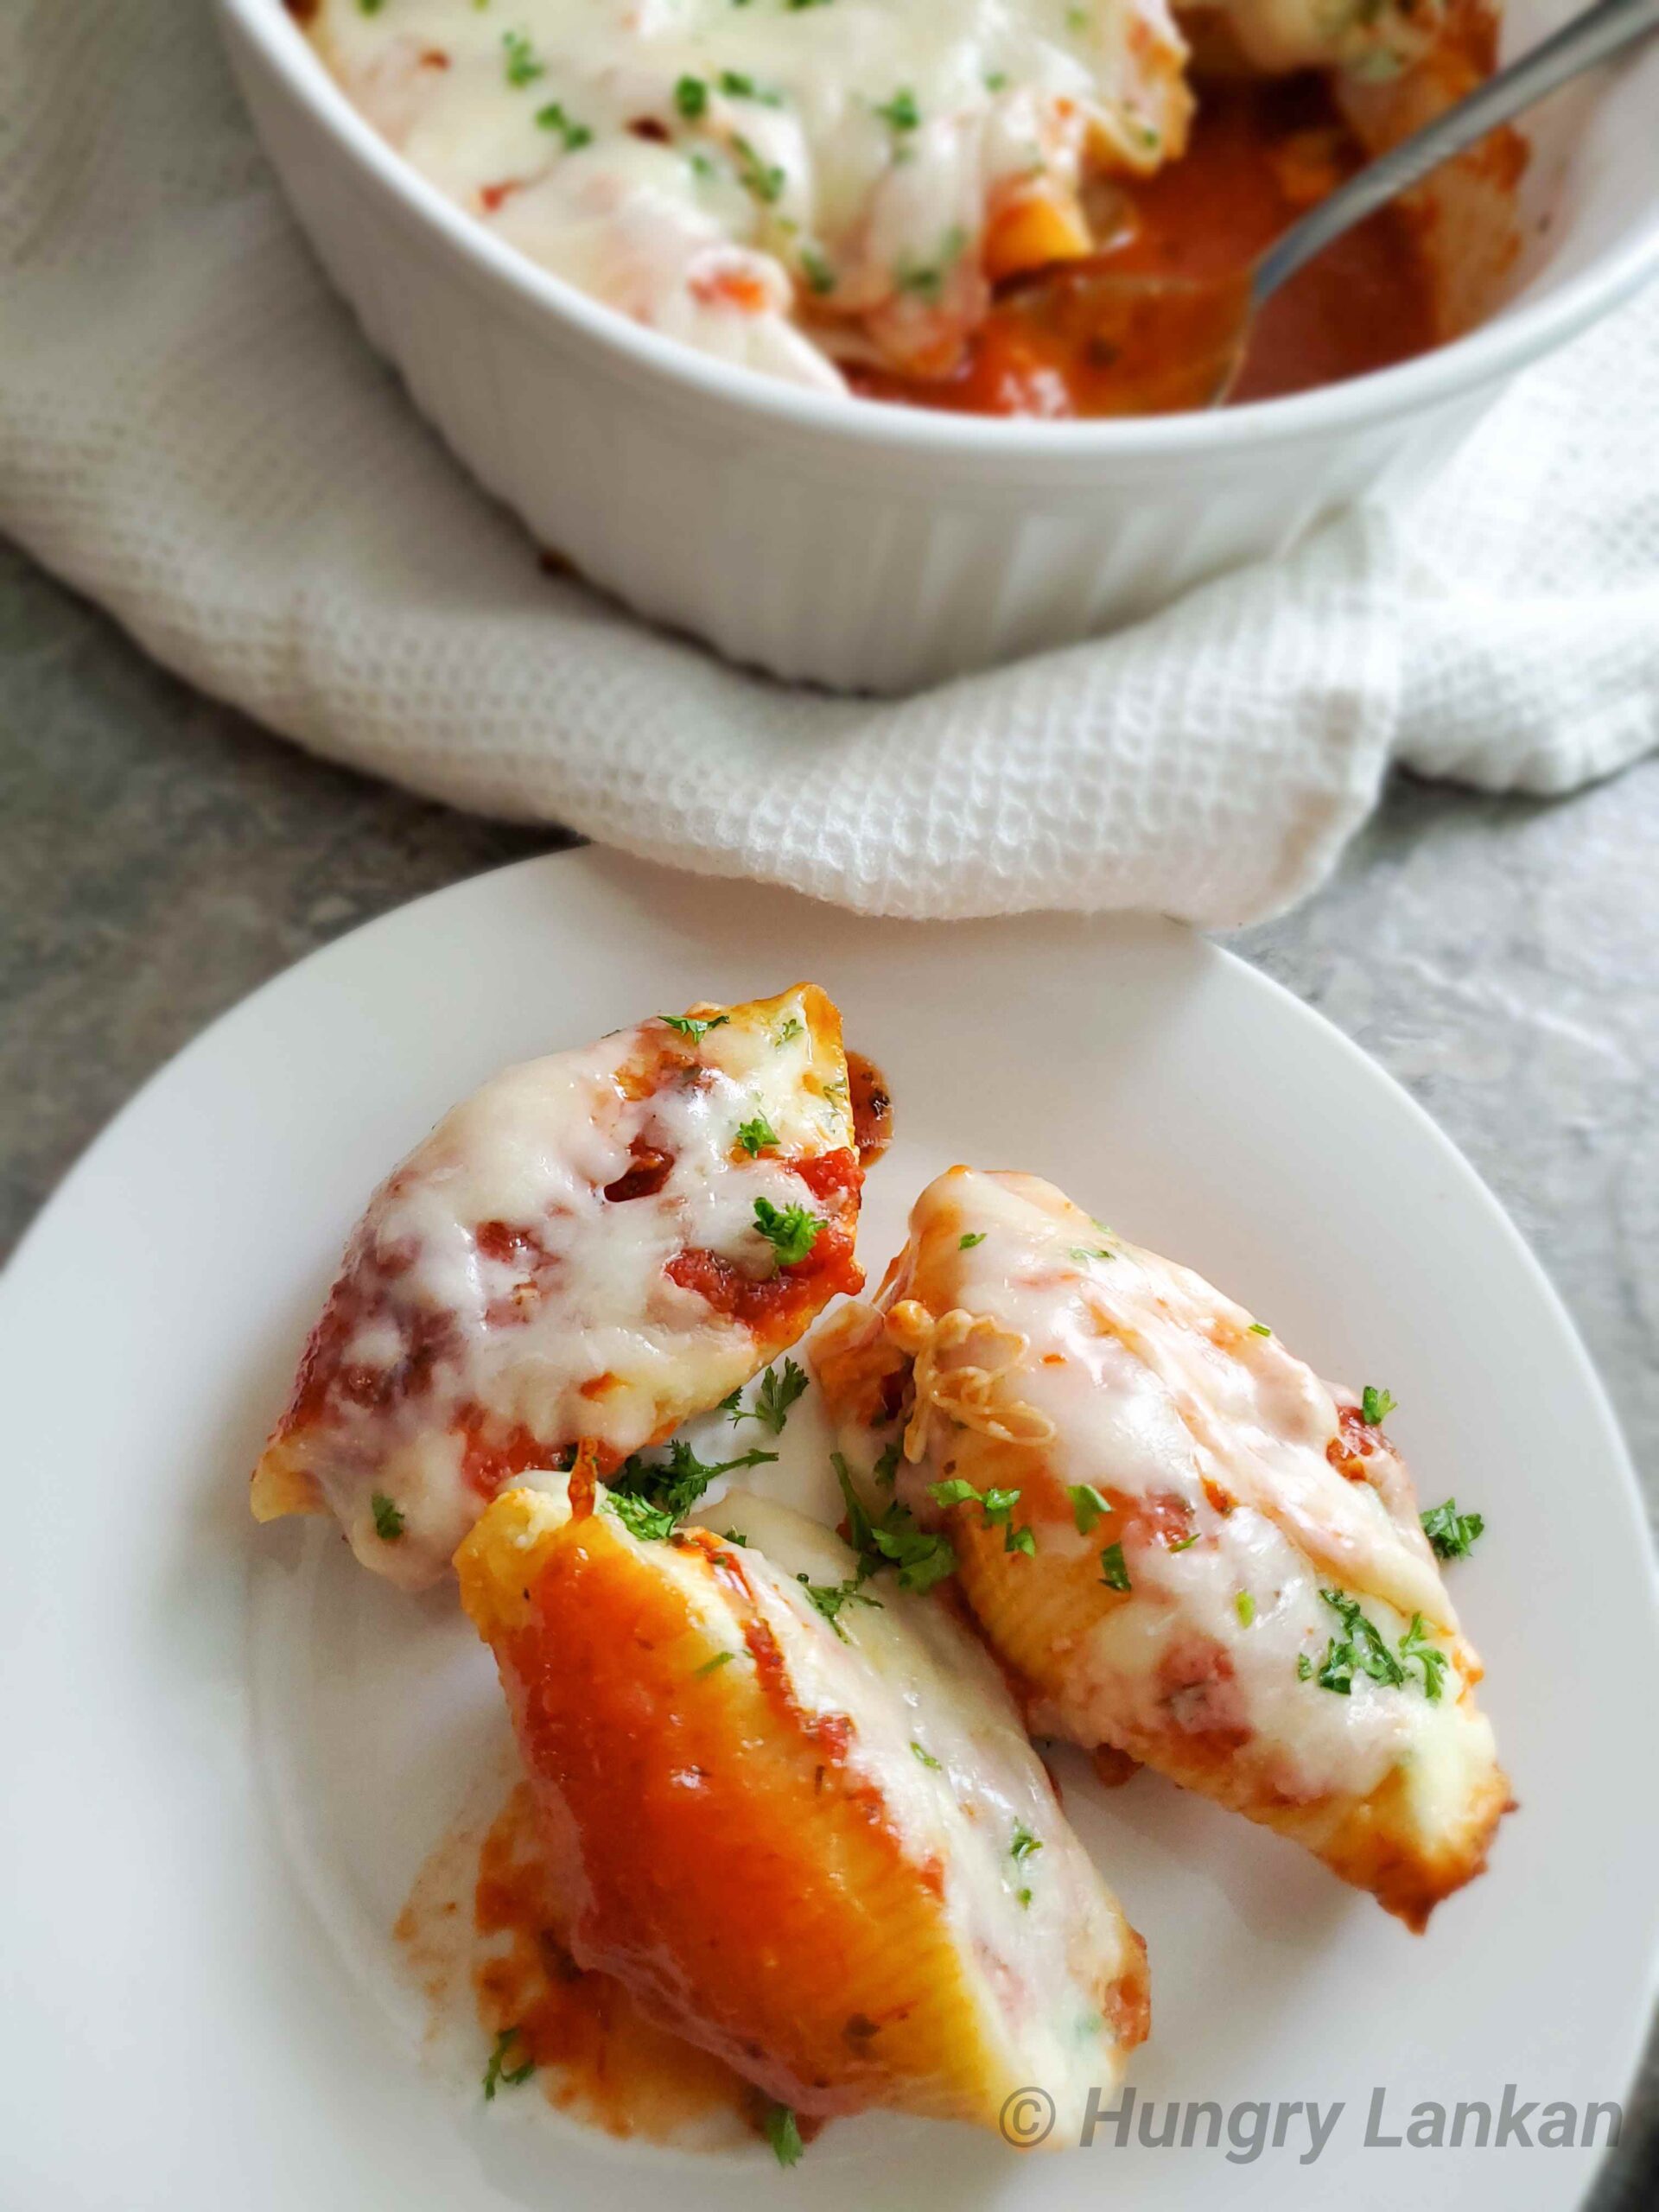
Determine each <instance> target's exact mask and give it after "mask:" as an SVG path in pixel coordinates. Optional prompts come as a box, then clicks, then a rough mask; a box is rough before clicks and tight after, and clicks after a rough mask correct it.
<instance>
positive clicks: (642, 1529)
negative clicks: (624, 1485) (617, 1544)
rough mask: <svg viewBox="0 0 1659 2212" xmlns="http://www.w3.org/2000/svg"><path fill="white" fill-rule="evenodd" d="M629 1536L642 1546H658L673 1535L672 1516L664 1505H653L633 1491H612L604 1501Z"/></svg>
mask: <svg viewBox="0 0 1659 2212" xmlns="http://www.w3.org/2000/svg"><path fill="white" fill-rule="evenodd" d="M606 1502H607V1504H608V1505H609V1507H610V1509H611V1510H612V1512H613V1513H614V1514H615V1516H616V1517H617V1519H618V1520H619V1521H620V1522H621V1523H622V1526H623V1527H624V1528H625V1529H626V1530H627V1532H628V1534H629V1535H631V1536H634V1537H637V1538H638V1539H639V1542H641V1543H642V1544H659V1543H661V1542H662V1541H663V1540H664V1537H667V1536H671V1535H673V1533H674V1516H673V1514H671V1512H670V1511H669V1510H668V1508H667V1507H666V1506H665V1505H653V1504H652V1502H651V1500H650V1499H649V1498H648V1497H640V1496H639V1493H638V1492H637V1491H627V1490H625V1491H614V1490H613V1491H612V1492H611V1494H610V1497H608V1499H607V1501H606Z"/></svg>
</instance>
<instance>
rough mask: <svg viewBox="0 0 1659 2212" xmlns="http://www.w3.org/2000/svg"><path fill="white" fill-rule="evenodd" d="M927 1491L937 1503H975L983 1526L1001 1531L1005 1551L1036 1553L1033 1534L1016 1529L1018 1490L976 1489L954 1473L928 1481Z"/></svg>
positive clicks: (1029, 1555) (1033, 1556)
mask: <svg viewBox="0 0 1659 2212" xmlns="http://www.w3.org/2000/svg"><path fill="white" fill-rule="evenodd" d="M927 1494H928V1496H929V1497H931V1499H932V1500H933V1502H934V1503H935V1504H936V1505H968V1504H970V1503H976V1504H977V1505H979V1507H980V1508H981V1509H982V1511H983V1513H984V1516H985V1525H986V1527H987V1528H988V1529H1002V1531H1003V1532H1004V1534H1003V1541H1002V1548H1003V1550H1004V1551H1005V1552H1024V1553H1025V1554H1026V1556H1027V1558H1028V1559H1034V1558H1035V1557H1036V1554H1037V1539H1036V1537H1035V1536H1034V1535H1033V1534H1032V1532H1031V1530H1030V1529H1016V1528H1015V1527H1014V1507H1015V1506H1016V1505H1018V1504H1019V1503H1020V1493H1019V1491H1017V1490H987V1491H980V1490H976V1489H975V1487H974V1485H973V1484H972V1483H968V1482H964V1481H963V1479H962V1477H961V1476H960V1475H957V1476H954V1477H952V1478H950V1480H949V1481H946V1482H940V1483H929V1484H928V1486H927Z"/></svg>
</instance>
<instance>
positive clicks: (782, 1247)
mask: <svg viewBox="0 0 1659 2212" xmlns="http://www.w3.org/2000/svg"><path fill="white" fill-rule="evenodd" d="M754 1225H755V1228H756V1229H757V1230H759V1231H760V1235H761V1236H764V1237H765V1238H766V1242H767V1243H768V1244H770V1245H771V1247H772V1250H773V1251H774V1252H775V1253H776V1254H777V1255H778V1264H779V1267H780V1268H793V1267H798V1265H799V1264H800V1262H802V1261H803V1260H804V1259H805V1257H806V1255H807V1254H808V1253H809V1252H810V1250H811V1249H812V1247H813V1246H814V1245H815V1244H816V1243H817V1241H818V1231H819V1230H821V1229H822V1228H823V1223H822V1222H821V1221H820V1220H819V1219H818V1217H817V1214H815V1213H809V1212H808V1211H807V1210H806V1208H805V1207H804V1206H783V1207H779V1206H775V1205H773V1204H772V1200H771V1199H770V1198H757V1199H756V1200H755V1202H754Z"/></svg>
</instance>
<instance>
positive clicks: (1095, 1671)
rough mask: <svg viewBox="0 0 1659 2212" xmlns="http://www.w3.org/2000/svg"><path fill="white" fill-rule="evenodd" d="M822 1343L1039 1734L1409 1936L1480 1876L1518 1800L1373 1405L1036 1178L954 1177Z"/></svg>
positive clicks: (829, 1367)
mask: <svg viewBox="0 0 1659 2212" xmlns="http://www.w3.org/2000/svg"><path fill="white" fill-rule="evenodd" d="M811 1356H812V1358H813V1362H814V1364H815V1365H816V1367H817V1373H818V1376H819V1380H820V1382H821V1383H822V1385H823V1389H824V1392H825V1395H826V1398H827V1401H828V1402H829V1408H830V1411H831V1414H832V1417H833V1418H834V1419H835V1420H836V1421H837V1423H838V1425H839V1426H840V1427H841V1428H842V1435H843V1440H844V1443H845V1447H846V1452H847V1456H848V1458H849V1460H851V1461H852V1463H853V1464H854V1465H855V1467H856V1468H858V1469H859V1470H861V1471H862V1473H863V1476H864V1478H865V1487H866V1491H867V1495H868V1496H869V1497H871V1498H872V1499H874V1500H875V1501H878V1502H879V1500H880V1497H882V1496H883V1495H889V1496H891V1497H893V1499H894V1501H895V1504H896V1510H899V1511H900V1512H902V1513H906V1514H908V1515H912V1516H915V1519H916V1521H917V1522H918V1523H920V1524H923V1525H932V1526H934V1527H938V1526H939V1525H941V1524H943V1526H944V1529H946V1531H947V1532H948V1535H949V1539H950V1543H951V1545H952V1546H953V1548H954V1549H955V1552H956V1554H957V1564H958V1568H959V1577H960V1584H961V1588H962V1591H963V1594H964V1595H965V1597H966V1599H967V1601H968V1603H969V1606H970V1607H971V1609H972V1611H973V1612H974V1615H975V1616H976V1619H977V1621H978V1623H979V1624H980V1627H981V1629H982V1631H983V1633H984V1635H985V1637H986V1639H987V1641H988V1643H989V1644H990V1647H991V1649H992V1650H993V1651H994V1652H995V1654H996V1656H997V1657H998V1658H999V1659H1000V1660H1001V1662H1003V1663H1004V1665H1005V1666H1006V1667H1007V1668H1008V1669H1011V1670H1012V1671H1013V1673H1014V1675H1016V1676H1017V1677H1018V1678H1020V1680H1021V1681H1023V1683H1024V1684H1025V1685H1027V1688H1028V1692H1029V1699H1030V1711H1031V1717H1032V1719H1033V1725H1034V1726H1036V1727H1038V1728H1039V1730H1046V1731H1051V1732H1055V1733H1058V1734H1061V1735H1064V1736H1065V1737H1067V1738H1071V1740H1072V1741H1074V1742H1076V1743H1078V1744H1080V1745H1084V1746H1085V1747H1088V1748H1090V1749H1094V1748H1096V1747H1103V1746H1104V1747H1110V1749H1111V1750H1112V1751H1114V1752H1116V1753H1117V1754H1127V1755H1128V1757H1129V1758H1132V1759H1134V1760H1136V1761H1139V1762H1141V1763H1142V1764H1146V1765H1148V1766H1152V1767H1154V1768H1156V1769H1158V1770H1160V1772H1162V1773H1164V1774H1166V1775H1167V1776H1169V1777H1171V1778H1172V1779H1173V1780H1174V1781H1176V1782H1178V1783H1183V1784H1185V1786H1187V1787H1188V1788H1190V1789H1197V1790H1200V1791H1202V1792H1203V1793H1204V1794H1205V1796H1210V1797H1212V1798H1214V1799H1216V1800H1217V1802H1219V1803H1221V1804H1224V1805H1227V1806H1230V1807H1232V1808H1234V1809H1235V1810H1236V1811H1239V1812H1242V1813H1244V1814H1246V1815H1248V1816H1249V1818H1250V1819H1252V1820H1255V1821H1261V1822H1262V1823H1264V1824H1265V1825H1266V1826H1268V1827H1272V1828H1274V1829H1276V1830H1278V1831H1279V1832H1280V1833H1281V1834H1285V1835H1287V1836H1290V1837H1293V1838H1294V1839H1295V1840H1298V1841H1300V1842H1301V1843H1303V1844H1305V1845H1306V1847H1308V1848H1309V1849H1310V1850H1312V1851H1313V1852H1314V1853H1316V1854H1317V1855H1318V1856H1319V1858H1320V1859H1323V1860H1324V1862H1325V1865H1326V1866H1329V1867H1331V1868H1332V1871H1333V1872H1336V1873H1338V1874H1339V1875H1340V1876H1342V1878H1344V1880H1346V1881H1350V1882H1352V1883H1355V1884H1357V1885H1358V1886H1359V1887H1361V1888H1363V1889H1366V1890H1369V1891H1372V1892H1373V1893H1374V1894H1375V1895H1376V1897H1377V1899H1378V1901H1379V1902H1380V1903H1381V1904H1383V1905H1384V1906H1385V1907H1386V1908H1387V1909H1388V1910H1389V1911H1390V1912H1393V1913H1395V1914H1397V1915H1398V1916H1400V1917H1401V1918H1402V1919H1403V1920H1405V1921H1406V1922H1407V1923H1408V1924H1410V1925H1411V1926H1412V1927H1414V1928H1421V1927H1422V1926H1423V1925H1424V1924H1425V1923H1426V1921H1427V1916H1428V1914H1429V1912H1430V1911H1431V1910H1432V1909H1433V1906H1434V1904H1436V1903H1437V1901H1438V1900H1440V1898H1442V1897H1445V1896H1446V1894H1447V1893H1448V1892H1449V1891H1452V1890H1455V1889H1456V1888H1458V1887H1459V1885H1461V1884H1462V1883H1464V1882H1466V1881H1468V1880H1469V1879H1470V1878H1471V1876H1473V1875H1475V1874H1477V1873H1478V1872H1480V1870H1481V1868H1482V1866H1483V1865H1484V1856H1485V1852H1486V1847H1487V1845H1488V1843H1489V1841H1490V1840H1491V1834H1492V1832H1493V1829H1494V1827H1496V1825H1497V1821H1498V1819H1499V1817H1500V1815H1501V1814H1502V1813H1503V1810H1504V1809H1505V1806H1506V1802H1507V1800H1508V1796H1509V1792H1508V1786H1507V1783H1506V1782H1505V1780H1504V1777H1503V1772H1502V1770H1500V1768H1499V1766H1498V1764H1497V1756H1496V1751H1495V1748H1494V1744H1493V1738H1492V1732H1491V1727H1490V1726H1489V1725H1488V1723H1487V1721H1486V1719H1485V1718H1484V1715H1483V1714H1482V1713H1481V1712H1480V1711H1479V1709H1478V1706H1477V1704H1476V1701H1475V1686H1476V1684H1477V1683H1478V1681H1479V1680H1480V1676H1481V1668H1480V1662H1479V1661H1478V1658H1477V1656H1476V1655H1475V1652H1474V1650H1473V1649H1472V1648H1471V1645H1470V1643H1468V1641H1467V1639H1466V1638H1465V1637H1464V1635H1463V1633H1462V1631H1461V1630H1460V1628H1459V1623H1458V1618H1457V1615H1456V1613H1455V1611H1453V1609H1452V1603H1451V1600H1450V1599H1449V1598H1448V1596H1447V1594H1446V1586H1445V1582H1444V1580H1443V1579H1442V1577H1441V1574H1440V1571H1439V1568H1438V1566H1437V1564H1436V1560H1435V1558H1434V1554H1433V1551H1432V1549H1431V1548H1430V1546H1429V1544H1428V1542H1427V1539H1426V1538H1425V1536H1424V1534H1423V1530H1422V1529H1421V1525H1420V1522H1419V1519H1418V1514H1417V1508H1416V1500H1415V1497H1414V1492H1413V1489H1412V1484H1411V1481H1410V1478H1409V1477H1408V1474H1407V1471H1406V1470H1405V1468H1404V1466H1403V1465H1402V1463H1401V1461H1400V1459H1399V1458H1398V1457H1397V1455H1396V1454H1395V1452H1394V1451H1393V1449H1392V1447H1391V1446H1390V1445H1389V1440H1388V1439H1387V1437H1386V1436H1385V1435H1384V1433H1383V1430H1382V1427H1381V1426H1380V1420H1381V1408H1380V1407H1379V1405H1378V1403H1377V1400H1376V1394H1375V1393H1368V1394H1367V1396H1366V1399H1365V1400H1364V1401H1357V1400H1356V1399H1355V1398H1354V1397H1353V1396H1352V1395H1351V1394H1349V1393H1347V1392H1345V1391H1340V1390H1333V1389H1331V1388H1330V1387H1329V1386H1327V1385H1326V1384H1325V1383H1322V1382H1320V1381H1319V1378H1318V1376H1315V1375H1313V1373H1312V1372H1311V1370H1309V1369H1308V1368H1306V1366H1304V1365H1303V1363H1301V1361H1300V1360H1299V1359H1297V1358H1295V1357H1294V1356H1293V1355H1292V1354H1291V1353H1290V1352H1289V1351H1287V1350H1286V1349H1285V1348H1284V1346H1283V1345H1281V1344H1280V1343H1279V1341H1278V1340H1277V1338H1275V1337H1274V1336H1273V1335H1272V1334H1271V1333H1270V1332H1268V1329H1267V1328H1266V1327H1265V1325H1262V1324H1260V1323H1257V1322H1255V1321H1254V1320H1253V1319H1252V1318H1251V1316H1250V1315H1249V1313H1246V1312H1244V1311H1243V1308H1241V1307H1240V1306H1236V1305H1235V1304H1234V1303H1233V1302H1232V1300H1230V1299H1228V1298H1226V1297H1224V1296H1223V1295H1222V1294H1221V1293H1219V1292H1218V1291H1216V1290H1214V1289H1212V1288H1211V1286H1210V1285H1209V1284H1208V1283H1206V1282H1205V1281H1202V1280H1201V1278H1200V1277H1198V1275H1196V1274H1192V1272H1190V1271H1189V1270H1188V1269H1186V1268H1180V1267H1178V1266H1176V1265H1174V1264H1173V1262H1169V1261H1166V1260H1162V1259H1160V1258H1159V1257H1158V1256H1157V1255H1155V1254H1153V1253H1151V1252H1147V1251H1142V1250H1141V1249H1137V1248H1136V1247H1135V1246H1134V1245H1131V1244H1128V1243H1125V1242H1124V1241H1123V1240H1122V1238H1119V1237H1117V1236H1113V1235H1112V1234H1111V1233H1110V1232H1109V1231H1108V1230H1103V1229H1102V1227H1101V1226H1100V1225H1099V1224H1097V1223H1096V1222H1094V1221H1093V1220H1091V1219H1090V1217H1089V1216H1088V1215H1087V1214H1085V1213H1084V1212H1083V1211H1081V1210H1080V1209H1079V1208H1078V1207H1077V1206H1075V1205H1072V1204H1071V1201H1070V1200H1069V1199H1067V1198H1065V1197H1064V1196H1063V1195H1062V1194H1061V1193H1060V1192H1058V1190H1056V1189H1055V1188H1054V1187H1053V1186H1052V1185H1051V1184H1048V1183H1045V1182H1042V1181H1039V1179H1037V1178H1035V1177H1034V1176H1029V1175H1018V1174H988V1173H976V1172H974V1171H972V1170H970V1169H968V1168H963V1167H957V1168H953V1169H951V1170H950V1173H948V1174H945V1175H943V1176H941V1177H939V1178H938V1179H937V1180H936V1181H935V1182H933V1183H931V1185H929V1186H928V1187H927V1189H926V1190H925V1191H924V1192H922V1194H921V1196H920V1198H918V1200H917V1202H916V1205H915V1206H914V1208H913V1210H912V1215H911V1221H910V1236H909V1241H908V1242H907V1243H906V1246H905V1249H904V1250H903V1251H902V1252H901V1253H900V1254H899V1256H898V1258H897V1259H896V1260H895V1261H894V1262H893V1266H892V1267H891V1268H890V1269H889V1270H888V1274H887V1281H886V1282H885V1284H884V1286H883V1290H882V1294H881V1297H880V1301H879V1303H878V1305H877V1306H876V1307H875V1308H874V1309H871V1308H868V1307H863V1306H851V1307H849V1308H847V1309H845V1310H844V1311H843V1312H842V1313H840V1314H838V1315H837V1316H836V1317H835V1318H834V1319H832V1320H831V1321H829V1323H827V1324H826V1325H825V1326H824V1327H823V1329H822V1330H821V1331H820V1332H818V1335H817V1339H816V1340H815V1343H814V1344H813V1346H812V1351H811ZM1368 1415H1369V1417H1368ZM883 1478H886V1482H887V1483H890V1484H892V1491H891V1492H887V1491H886V1488H885V1484H884V1481H883Z"/></svg>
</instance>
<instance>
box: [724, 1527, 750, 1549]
mask: <svg viewBox="0 0 1659 2212" xmlns="http://www.w3.org/2000/svg"><path fill="white" fill-rule="evenodd" d="M721 1542H722V1543H727V1544H735V1545H736V1546H737V1547H738V1548H739V1550H740V1551H747V1549H748V1548H749V1540H748V1538H747V1536H740V1535H738V1533H737V1531H736V1529H728V1530H727V1531H726V1534H725V1535H724V1536H722V1537H721Z"/></svg>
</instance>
